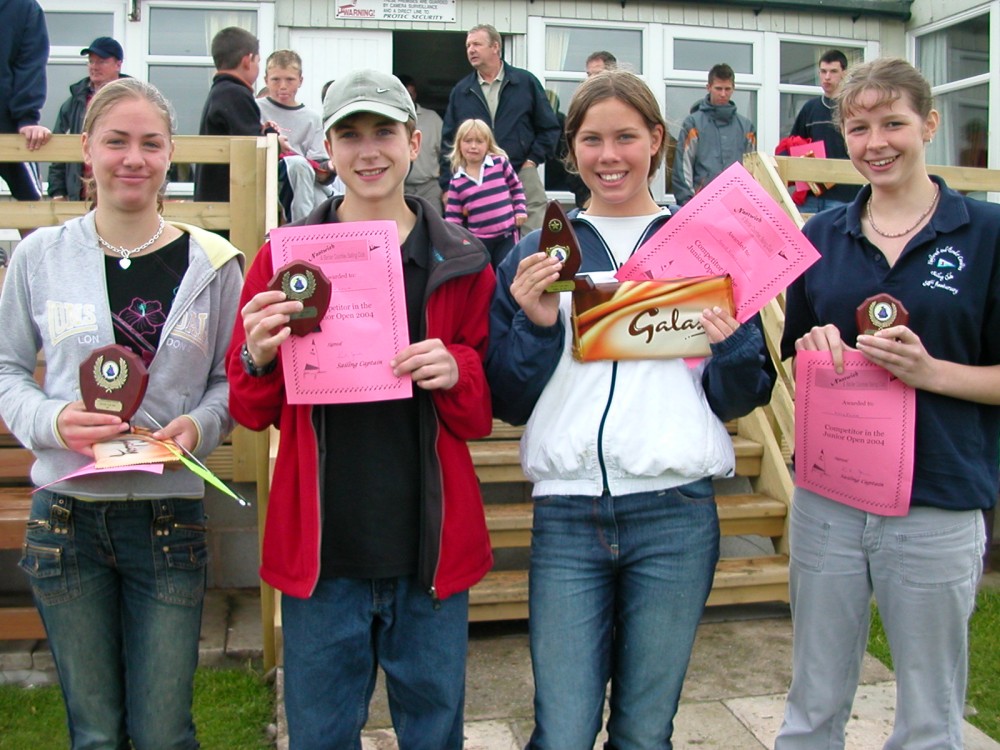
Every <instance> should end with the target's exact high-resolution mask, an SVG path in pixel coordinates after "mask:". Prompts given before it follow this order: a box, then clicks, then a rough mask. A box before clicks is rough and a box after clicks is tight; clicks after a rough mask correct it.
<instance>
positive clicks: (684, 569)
mask: <svg viewBox="0 0 1000 750" xmlns="http://www.w3.org/2000/svg"><path fill="white" fill-rule="evenodd" d="M718 559H719V520H718V515H717V512H716V507H715V495H714V491H713V487H712V482H711V480H710V479H701V480H698V481H695V482H692V483H690V484H687V485H684V486H681V487H675V488H673V489H669V490H664V491H660V492H643V493H637V494H632V495H622V496H618V497H615V496H612V495H609V494H605V495H602V496H600V497H583V496H547V497H537V498H535V513H534V526H533V529H532V543H531V573H530V575H531V579H530V594H529V599H530V601H529V607H530V621H529V627H530V640H531V661H532V669H533V671H534V676H535V730H534V733H533V734H532V737H531V741H530V743H529V745H528V747H529V748H532V749H533V750H541V749H542V748H545V750H580V748H589V747H593V744H594V740H595V738H596V737H597V734H598V732H599V731H600V729H601V721H602V716H603V710H604V695H605V689H606V687H607V684H608V681H609V680H610V681H611V699H610V703H611V706H610V708H611V714H610V718H609V719H608V726H607V729H608V737H609V742H608V745H607V747H609V748H615V750H640V749H641V750H653V749H654V748H656V749H660V748H666V749H668V750H669V748H671V747H672V744H671V741H670V738H671V735H672V733H673V718H674V714H675V713H676V712H677V703H678V700H679V699H680V694H681V686H682V684H683V682H684V675H685V673H686V672H687V666H688V661H689V660H690V657H691V648H692V646H693V645H694V637H695V631H696V629H697V626H698V622H699V620H700V619H701V615H702V612H703V610H704V606H705V601H706V600H707V598H708V594H709V591H710V590H711V587H712V579H713V576H714V573H715V564H716V563H717V562H718Z"/></svg>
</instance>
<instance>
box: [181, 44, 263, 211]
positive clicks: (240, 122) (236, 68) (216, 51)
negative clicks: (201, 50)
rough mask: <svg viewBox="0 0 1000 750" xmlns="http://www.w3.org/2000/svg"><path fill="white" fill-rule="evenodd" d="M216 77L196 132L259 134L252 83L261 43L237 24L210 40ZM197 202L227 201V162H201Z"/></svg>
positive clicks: (197, 183) (258, 73)
mask: <svg viewBox="0 0 1000 750" xmlns="http://www.w3.org/2000/svg"><path fill="white" fill-rule="evenodd" d="M212 60H213V61H214V62H215V77H214V78H213V79H212V88H211V89H210V90H209V92H208V99H206V100H205V108H204V109H203V110H202V113H201V126H200V128H199V129H198V135H260V134H261V132H262V128H261V122H260V108H259V107H258V106H257V101H256V100H255V99H254V96H253V93H254V89H253V87H254V84H255V83H256V81H257V76H258V75H260V42H259V41H258V39H257V37H255V36H254V35H253V34H251V33H250V32H249V31H246V30H245V29H241V28H239V27H238V26H229V27H228V28H225V29H222V31H220V32H219V33H218V34H216V35H215V37H213V39H212ZM194 199H195V200H196V201H228V200H229V165H228V164H201V165H199V167H198V171H197V174H196V175H195V182H194Z"/></svg>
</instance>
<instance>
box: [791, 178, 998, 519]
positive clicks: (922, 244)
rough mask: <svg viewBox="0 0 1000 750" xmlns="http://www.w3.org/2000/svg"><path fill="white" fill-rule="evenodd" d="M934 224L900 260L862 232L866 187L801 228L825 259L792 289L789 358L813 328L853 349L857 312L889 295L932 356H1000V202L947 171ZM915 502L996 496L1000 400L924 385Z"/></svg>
mask: <svg viewBox="0 0 1000 750" xmlns="http://www.w3.org/2000/svg"><path fill="white" fill-rule="evenodd" d="M932 179H933V180H934V181H935V182H936V183H937V184H938V185H939V186H940V189H941V199H940V201H939V203H938V206H937V209H936V210H935V212H934V215H933V217H932V218H931V221H930V222H929V223H928V224H927V225H926V226H924V227H923V228H922V229H921V230H920V232H919V233H918V234H917V235H916V236H915V237H913V238H912V239H911V240H910V242H909V243H908V244H907V246H906V248H905V249H904V250H903V253H902V254H901V255H900V257H899V259H898V260H897V261H896V264H895V265H894V266H892V267H890V266H889V263H888V261H886V259H885V256H884V255H883V254H882V252H881V251H880V250H879V249H878V248H877V247H875V245H873V244H872V243H871V242H869V241H868V239H867V238H866V237H865V236H864V234H863V233H862V231H861V212H862V210H863V209H864V206H865V202H866V201H867V200H868V198H869V196H870V195H871V187H870V186H868V185H866V186H865V187H864V188H863V189H862V190H861V192H860V193H859V194H858V197H857V199H856V200H855V201H854V202H853V203H851V204H849V205H847V206H841V207H838V208H833V209H830V210H828V211H823V212H820V213H818V214H816V215H815V216H814V217H813V218H812V219H810V220H809V221H808V222H807V223H806V225H805V227H804V228H803V232H804V233H805V235H806V237H808V238H809V240H810V241H811V242H812V243H813V244H814V245H815V246H816V248H817V249H818V250H819V252H820V254H821V256H822V257H821V258H820V260H819V261H818V262H817V263H815V264H814V265H813V266H812V267H811V268H809V269H808V270H807V271H806V272H805V274H803V275H802V276H801V277H799V278H798V279H797V280H796V281H795V282H794V283H793V284H792V285H791V286H790V287H789V289H788V296H787V302H786V312H785V330H784V335H783V337H782V342H781V351H782V356H783V357H790V356H792V355H793V354H794V353H795V352H794V349H795V341H796V339H798V338H800V337H801V336H802V335H804V334H805V333H806V332H808V331H809V329H810V328H812V327H813V326H817V325H826V324H828V323H833V324H834V325H836V326H837V328H838V329H839V330H840V333H841V336H842V337H843V339H844V341H845V343H847V344H849V345H851V346H854V345H855V343H856V339H857V335H858V331H857V322H856V320H855V310H856V309H857V307H858V305H860V304H861V303H862V302H863V301H864V300H865V299H867V298H868V297H870V296H872V295H874V294H878V293H879V292H887V293H888V294H891V295H892V296H893V297H895V298H896V299H898V300H900V301H901V302H902V303H903V305H904V306H905V307H906V309H907V310H908V311H909V313H910V322H909V327H910V328H911V329H912V330H913V331H914V332H915V333H916V334H917V335H918V336H920V340H921V341H922V342H923V345H924V347H925V348H926V349H927V351H928V352H929V353H930V355H931V356H932V357H936V358H938V359H944V360H948V361H951V362H957V363H960V364H966V365H979V366H986V365H996V364H998V363H1000V206H998V205H996V204H991V203H985V202H982V201H977V200H974V199H972V198H966V197H964V196H962V195H960V194H959V193H957V192H955V191H954V190H950V189H949V188H948V187H947V185H945V183H944V181H943V180H941V179H940V178H937V177H933V178H932ZM915 442H916V446H915V448H916V450H915V456H914V477H913V494H912V497H911V504H913V505H929V506H934V507H938V508H946V509H950V510H969V509H974V508H991V507H993V505H994V504H995V503H996V500H997V486H998V485H997V466H998V461H1000V455H998V454H1000V450H998V445H1000V407H996V406H988V405H986V404H977V403H973V402H971V401H963V400H961V399H955V398H950V397H947V396H939V395H936V394H932V393H927V392H926V391H920V390H918V391H917V424H916V441H915Z"/></svg>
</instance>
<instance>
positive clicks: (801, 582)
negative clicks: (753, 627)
mask: <svg viewBox="0 0 1000 750" xmlns="http://www.w3.org/2000/svg"><path fill="white" fill-rule="evenodd" d="M790 533H791V539H790V544H791V573H790V575H791V583H790V593H791V601H792V627H793V633H794V636H793V645H792V685H791V688H790V689H789V692H788V700H787V702H786V704H785V718H784V722H783V723H782V725H781V730H780V731H779V733H778V737H777V739H776V740H775V743H774V750H818V749H819V748H823V750H834V749H836V748H843V747H844V726H845V725H846V724H847V720H848V718H849V717H850V714H851V705H852V703H853V702H854V693H855V691H856V690H857V686H858V678H859V675H860V672H861V660H862V658H863V656H864V653H865V647H866V645H867V643H868V626H869V618H870V612H871V610H870V605H871V598H872V595H873V594H874V596H875V600H876V602H877V604H878V609H879V615H880V616H881V618H882V623H883V625H884V627H885V631H886V635H887V636H888V639H889V648H890V650H891V652H892V660H893V664H894V668H895V672H896V718H895V724H894V727H893V732H892V736H890V738H889V740H888V741H887V742H886V744H885V748H886V750H904V749H905V750H962V723H963V710H964V707H965V688H966V683H967V677H968V645H969V644H968V623H969V617H971V615H972V611H973V607H974V606H975V600H976V585H977V583H978V581H979V578H980V576H981V575H982V569H983V559H982V555H983V545H984V536H985V531H984V527H983V516H982V513H981V512H980V511H978V510H969V511H949V510H941V509H938V508H927V507H913V508H910V512H909V514H908V515H906V516H902V517H898V518H889V517H885V516H876V515H872V514H870V513H865V512H864V511H860V510H857V509H855V508H851V507H848V506H846V505H842V504H840V503H837V502H834V501H832V500H828V499H827V498H825V497H822V496H820V495H817V494H815V493H813V492H809V491H808V490H803V489H796V490H795V496H794V499H793V501H792V515H791V532H790Z"/></svg>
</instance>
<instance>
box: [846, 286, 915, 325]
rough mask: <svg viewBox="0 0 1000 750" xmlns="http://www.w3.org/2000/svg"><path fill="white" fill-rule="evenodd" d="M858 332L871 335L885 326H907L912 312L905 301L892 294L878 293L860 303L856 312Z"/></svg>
mask: <svg viewBox="0 0 1000 750" xmlns="http://www.w3.org/2000/svg"><path fill="white" fill-rule="evenodd" d="M855 316H856V320H857V322H858V334H860V335H863V336H871V335H873V334H875V333H877V332H879V331H881V330H883V329H884V328H891V327H892V326H905V325H908V324H909V322H910V313H909V312H907V310H906V308H905V307H903V303H902V302H900V301H899V300H898V299H896V298H895V297H893V296H892V295H891V294H885V293H884V292H883V293H882V294H876V295H874V296H873V297H869V298H868V299H866V300H865V301H864V302H862V303H861V304H860V305H858V309H857V312H856V313H855Z"/></svg>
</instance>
